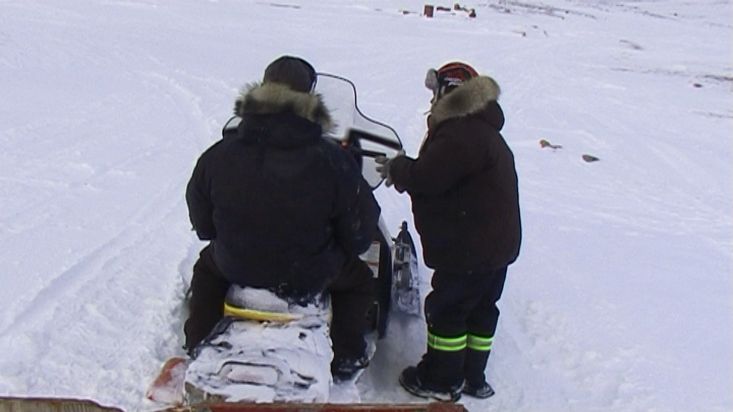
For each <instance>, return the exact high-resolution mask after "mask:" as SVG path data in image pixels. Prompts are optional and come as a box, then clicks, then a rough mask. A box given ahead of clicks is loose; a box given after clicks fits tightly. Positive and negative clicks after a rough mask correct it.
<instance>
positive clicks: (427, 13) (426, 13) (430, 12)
mask: <svg viewBox="0 0 733 412" xmlns="http://www.w3.org/2000/svg"><path fill="white" fill-rule="evenodd" d="M433 11H434V7H433V6H432V5H430V4H426V5H425V8H424V9H423V15H424V16H425V17H433Z"/></svg>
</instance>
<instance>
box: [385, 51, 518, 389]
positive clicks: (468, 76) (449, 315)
mask: <svg viewBox="0 0 733 412" xmlns="http://www.w3.org/2000/svg"><path fill="white" fill-rule="evenodd" d="M425 85H426V86H427V87H428V88H429V89H430V90H432V92H433V100H432V107H431V110H430V116H429V117H428V134H427V138H426V139H425V141H424V143H423V145H422V147H421V148H420V153H419V157H418V158H417V159H412V158H409V157H406V156H397V157H395V158H393V159H386V158H381V159H379V160H378V161H379V163H381V165H380V166H379V167H378V168H377V170H378V171H379V172H380V173H381V174H382V176H383V177H385V178H386V179H387V183H388V185H389V184H394V186H395V188H396V189H397V190H398V191H400V192H403V191H407V193H408V194H409V195H410V198H411V199H412V211H413V214H414V219H415V227H416V229H417V231H418V232H419V234H420V239H421V242H422V246H423V254H424V258H425V263H426V264H427V266H429V267H431V268H433V269H435V272H434V273H433V278H432V287H433V290H432V292H430V294H429V295H428V296H427V299H426V301H425V317H426V320H427V329H428V331H427V333H428V339H427V342H428V345H427V352H426V353H425V354H424V355H423V358H422V360H421V361H420V363H419V364H418V365H417V366H411V367H408V368H407V369H405V370H404V371H403V372H402V374H401V375H400V384H402V386H403V387H404V388H405V389H406V390H407V391H408V392H410V393H412V394H414V395H417V396H421V397H426V398H427V397H429V398H435V399H438V400H443V401H453V402H455V401H457V400H458V399H459V398H460V396H461V393H464V394H466V395H469V396H473V397H477V398H488V397H489V396H491V395H493V394H494V391H493V389H492V388H491V386H490V385H489V384H488V383H487V382H486V377H485V375H484V371H485V369H486V363H487V361H488V358H489V354H490V353H491V346H492V343H493V341H494V333H495V331H496V325H497V320H498V318H499V309H498V308H497V306H496V302H497V301H498V300H499V298H500V297H501V293H502V290H503V288H504V280H505V277H506V272H507V266H508V265H509V264H511V263H512V262H514V260H515V259H516V258H517V256H518V254H519V245H520V242H521V223H520V216H519V196H518V187H517V173H516V170H515V167H514V156H513V154H512V152H511V150H510V149H509V147H508V146H507V144H506V142H505V141H504V138H503V137H502V135H501V134H500V133H499V132H500V130H501V128H502V126H503V125H504V114H503V112H502V110H501V107H500V106H499V103H498V102H497V99H498V97H499V86H498V84H497V83H496V82H495V81H494V80H493V79H492V78H490V77H487V76H480V75H479V74H478V73H477V72H476V70H474V69H473V68H472V67H471V66H469V65H468V64H465V63H457V62H454V63H448V64H446V65H444V66H443V67H441V68H440V69H439V70H434V69H431V70H429V71H428V75H427V77H426V79H425Z"/></svg>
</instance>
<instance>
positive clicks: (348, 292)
mask: <svg viewBox="0 0 733 412" xmlns="http://www.w3.org/2000/svg"><path fill="white" fill-rule="evenodd" d="M230 285H231V283H230V282H229V281H228V280H226V279H225V278H224V275H223V274H222V273H221V271H219V268H218V267H217V266H216V263H215V262H214V259H213V257H212V253H211V250H210V247H209V246H206V247H205V248H204V249H203V250H201V253H200V254H199V259H198V261H196V263H195V264H194V266H193V277H192V279H191V297H190V300H189V316H188V319H187V320H186V323H185V325H184V333H185V335H186V343H185V348H186V350H188V352H189V353H191V351H192V350H193V348H195V347H196V346H197V345H198V344H199V343H201V342H202V341H203V340H204V339H205V338H206V337H207V336H208V335H209V333H211V331H212V330H213V329H214V326H216V324H217V323H218V322H219V320H221V318H222V317H223V306H224V300H225V298H226V294H227V291H228V290H229V286H230ZM328 291H329V293H330V294H331V307H332V320H331V340H332V341H333V351H334V360H336V359H339V358H359V357H361V356H363V355H364V353H365V351H366V341H365V340H364V334H365V332H366V330H367V328H368V322H367V313H368V311H369V309H370V308H371V305H372V303H373V301H374V281H373V278H372V271H371V270H370V269H369V266H368V265H367V264H366V263H364V262H363V261H362V260H361V259H359V257H357V256H354V257H353V258H352V259H349V260H348V261H347V262H346V264H345V265H344V267H343V270H342V272H341V274H340V275H339V277H338V278H337V279H336V280H335V281H334V282H333V283H332V284H331V285H330V287H329V290H328Z"/></svg>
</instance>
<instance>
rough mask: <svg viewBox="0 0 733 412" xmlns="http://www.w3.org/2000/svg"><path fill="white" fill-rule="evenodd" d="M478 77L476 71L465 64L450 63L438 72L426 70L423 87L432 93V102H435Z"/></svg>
mask: <svg viewBox="0 0 733 412" xmlns="http://www.w3.org/2000/svg"><path fill="white" fill-rule="evenodd" d="M478 75H479V74H478V72H477V71H476V69H474V68H473V67H471V66H469V65H468V64H466V63H461V62H450V63H446V64H444V65H443V66H441V68H439V69H438V70H435V69H430V70H428V73H427V75H426V76H425V87H427V88H428V89H430V90H431V91H432V92H433V101H436V100H438V99H440V98H441V97H443V96H445V95H446V94H448V93H450V92H451V91H453V90H454V89H455V88H456V87H458V86H460V85H462V84H463V83H464V82H466V81H468V80H469V79H472V78H474V77H478Z"/></svg>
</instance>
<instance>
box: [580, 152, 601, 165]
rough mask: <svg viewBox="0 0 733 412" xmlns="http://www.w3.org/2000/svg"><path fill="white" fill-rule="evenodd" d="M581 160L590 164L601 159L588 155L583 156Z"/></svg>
mask: <svg viewBox="0 0 733 412" xmlns="http://www.w3.org/2000/svg"><path fill="white" fill-rule="evenodd" d="M583 160H585V161H586V162H588V163H590V162H597V161H599V160H601V159H599V158H597V157H595V156H591V155H589V154H584V155H583Z"/></svg>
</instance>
